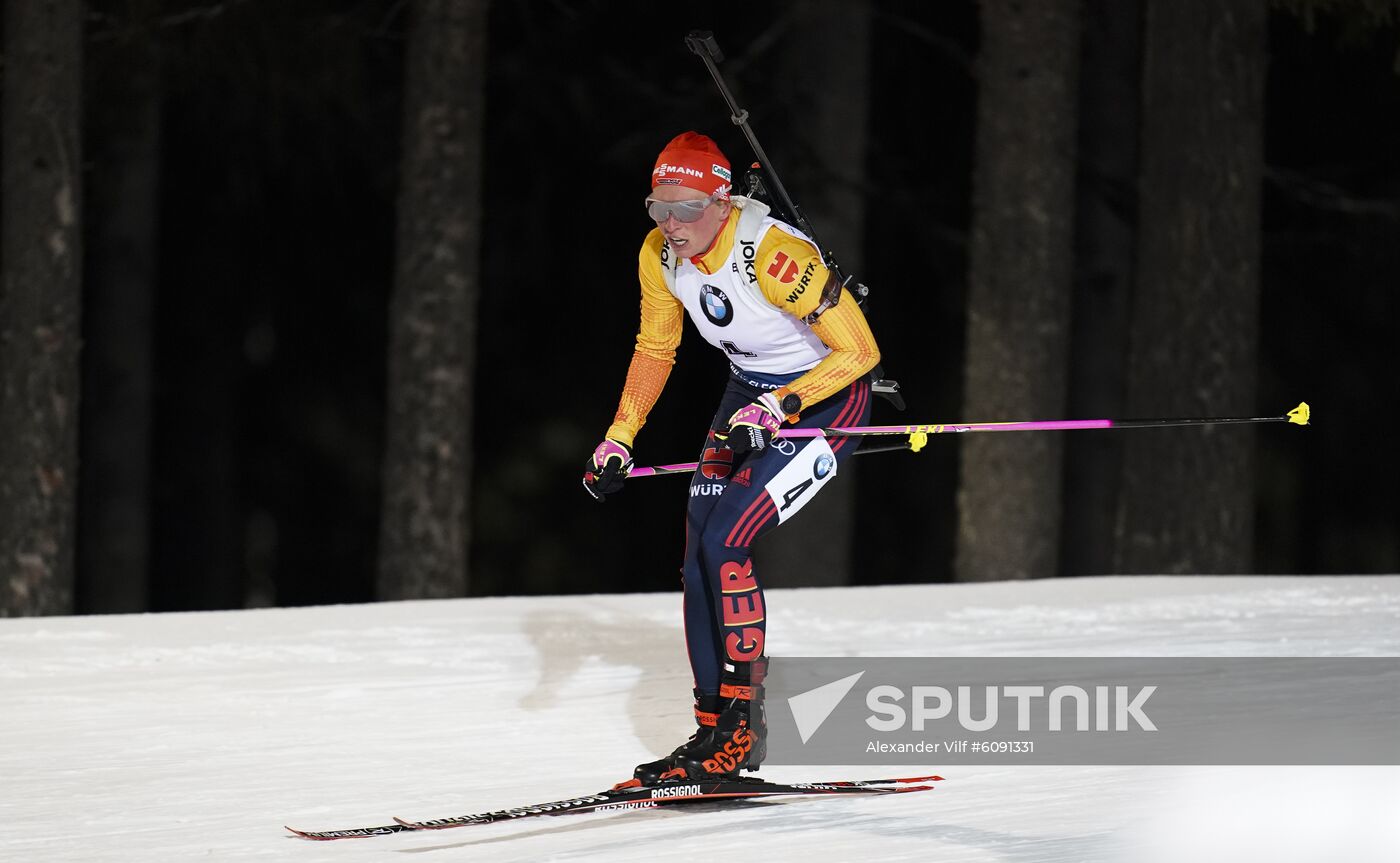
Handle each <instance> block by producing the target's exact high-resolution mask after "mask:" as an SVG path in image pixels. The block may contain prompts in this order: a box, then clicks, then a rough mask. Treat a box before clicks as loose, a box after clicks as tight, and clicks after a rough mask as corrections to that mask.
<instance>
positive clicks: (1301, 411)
mask: <svg viewBox="0 0 1400 863" xmlns="http://www.w3.org/2000/svg"><path fill="white" fill-rule="evenodd" d="M1311 418H1312V408H1310V407H1308V403H1307V402H1298V406H1297V407H1296V408H1294V409H1293V410H1291V411H1289V412H1288V421H1289V422H1291V423H1293V424H1294V425H1300V426H1305V425H1307V424H1308V420H1309V419H1311Z"/></svg>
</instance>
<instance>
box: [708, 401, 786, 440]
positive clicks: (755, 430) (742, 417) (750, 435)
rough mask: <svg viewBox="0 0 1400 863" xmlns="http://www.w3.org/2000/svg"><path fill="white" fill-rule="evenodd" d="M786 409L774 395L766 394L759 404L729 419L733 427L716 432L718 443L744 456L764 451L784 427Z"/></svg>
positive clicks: (753, 404)
mask: <svg viewBox="0 0 1400 863" xmlns="http://www.w3.org/2000/svg"><path fill="white" fill-rule="evenodd" d="M783 419H784V417H783V409H782V407H781V406H779V404H778V399H777V397H776V396H774V395H773V394H772V393H764V394H763V395H761V396H759V397H758V400H757V401H754V402H750V403H749V404H746V405H744V406H743V407H741V408H739V409H738V410H737V411H735V412H734V413H733V414H732V415H731V416H730V417H729V424H728V425H727V426H726V427H725V428H722V429H720V430H719V431H717V432H715V440H718V441H723V442H724V445H725V446H727V447H729V448H730V449H731V450H733V451H734V454H735V455H736V456H737V455H743V454H744V453H746V452H748V451H749V450H754V451H755V452H758V451H761V450H763V449H764V448H765V447H767V446H768V445H769V444H770V443H772V442H773V435H775V434H776V433H777V431H778V429H779V428H780V427H781V426H782V424H783Z"/></svg>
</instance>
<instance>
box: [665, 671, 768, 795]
mask: <svg viewBox="0 0 1400 863" xmlns="http://www.w3.org/2000/svg"><path fill="white" fill-rule="evenodd" d="M766 667H767V661H766V660H764V659H758V660H755V661H754V662H752V663H747V662H746V663H736V664H735V665H726V666H725V668H724V674H723V676H722V677H721V678H720V681H721V682H720V688H719V695H720V704H721V706H722V708H723V709H722V710H721V711H720V713H719V717H718V718H717V719H716V720H715V727H714V729H713V730H712V731H711V732H710V734H709V735H708V736H707V737H705V738H704V739H703V740H697V741H696V743H695V745H692V746H689V747H685V749H684V751H677V753H675V754H674V756H673V758H674V764H675V769H676V770H679V771H683V775H682V776H677V777H676V778H686V779H702V778H710V779H716V778H720V777H730V778H733V777H737V776H738V775H739V771H740V770H750V771H752V770H757V769H758V767H759V765H760V764H762V763H763V758H764V756H765V755H766V754H767V750H768V722H767V719H766V717H765V715H764V711H763V672H764V670H765V669H766Z"/></svg>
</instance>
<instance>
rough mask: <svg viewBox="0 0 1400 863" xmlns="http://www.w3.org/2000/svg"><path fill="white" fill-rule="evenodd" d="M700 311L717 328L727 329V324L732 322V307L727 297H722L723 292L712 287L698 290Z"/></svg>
mask: <svg viewBox="0 0 1400 863" xmlns="http://www.w3.org/2000/svg"><path fill="white" fill-rule="evenodd" d="M700 309H701V311H703V312H704V313H705V317H706V318H708V319H709V321H710V323H712V324H714V325H715V326H717V327H727V326H729V322H730V321H732V320H734V305H733V304H732V303H730V302H729V297H727V296H725V295H724V291H721V290H720V289H719V288H717V287H715V286H714V285H705V286H703V287H701V288H700Z"/></svg>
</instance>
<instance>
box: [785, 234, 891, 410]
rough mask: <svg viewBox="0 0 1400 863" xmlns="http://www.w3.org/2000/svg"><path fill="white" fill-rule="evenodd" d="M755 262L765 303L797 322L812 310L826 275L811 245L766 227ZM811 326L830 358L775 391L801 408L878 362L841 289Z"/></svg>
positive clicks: (871, 338)
mask: <svg viewBox="0 0 1400 863" xmlns="http://www.w3.org/2000/svg"><path fill="white" fill-rule="evenodd" d="M757 257H758V262H759V264H758V285H759V288H760V289H761V290H762V291H763V295H764V296H765V297H767V298H768V302H770V303H772V304H773V305H774V306H776V307H778V308H779V309H782V310H783V311H785V312H787V313H788V314H790V315H792V316H793V317H795V318H797V319H798V320H801V319H802V318H804V317H806V316H807V315H810V314H811V313H812V312H814V311H816V309H817V306H818V305H819V304H820V303H821V298H822V289H823V288H825V287H826V283H827V280H828V279H829V278H831V271H830V270H828V269H827V268H826V265H825V264H824V263H823V262H822V258H821V255H820V254H818V252H817V249H816V247H815V246H813V245H812V244H811V243H808V242H807V241H806V240H803V239H801V238H799V237H794V236H793V235H791V234H789V233H787V232H786V231H783V230H781V229H779V228H769V229H768V232H767V233H766V234H764V236H763V240H762V241H761V242H759V244H758V256H757ZM811 327H812V332H814V333H816V335H817V338H819V339H821V340H822V342H823V343H824V344H825V345H826V346H827V347H829V348H831V353H830V354H828V355H827V356H826V357H825V358H823V359H822V361H821V362H819V363H817V364H816V365H815V366H813V367H812V368H811V369H810V370H809V371H808V372H807V373H806V374H804V375H802V376H801V377H799V378H798V379H797V380H795V381H793V382H792V383H790V384H788V385H787V386H785V387H782V388H781V389H779V390H778V391H777V395H778V397H779V398H782V397H783V396H785V395H787V394H788V393H797V395H798V397H799V398H801V399H802V403H803V404H804V405H814V404H816V403H817V402H819V401H821V400H822V399H824V398H826V397H827V396H831V395H835V394H836V393H838V392H840V391H841V390H842V389H844V388H845V387H847V386H849V385H850V384H851V383H852V382H853V381H856V380H859V379H860V377H861V376H862V375H865V374H866V373H867V372H869V371H870V370H871V369H873V368H875V365H876V363H878V362H880V348H879V346H877V345H876V344H875V335H874V334H873V333H871V332H870V325H869V324H868V323H866V320H865V314H864V313H863V312H861V310H860V306H858V305H856V301H855V299H854V298H853V297H852V296H851V294H850V292H849V291H847V290H846V289H845V288H842V289H841V299H840V301H839V302H838V303H837V304H836V305H835V306H832V307H831V308H829V309H827V310H826V311H825V312H822V314H821V317H819V318H817V320H816V321H814V322H813V323H812V324H811Z"/></svg>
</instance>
